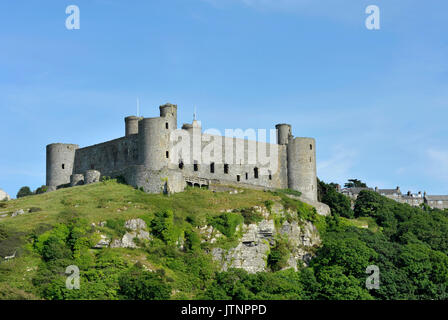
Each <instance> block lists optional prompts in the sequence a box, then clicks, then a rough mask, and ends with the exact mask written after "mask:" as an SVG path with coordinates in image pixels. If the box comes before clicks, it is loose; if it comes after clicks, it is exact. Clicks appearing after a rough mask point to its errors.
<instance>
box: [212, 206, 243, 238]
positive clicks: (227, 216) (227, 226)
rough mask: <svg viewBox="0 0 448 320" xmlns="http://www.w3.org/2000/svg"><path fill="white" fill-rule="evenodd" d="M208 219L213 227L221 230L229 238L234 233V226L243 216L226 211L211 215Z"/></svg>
mask: <svg viewBox="0 0 448 320" xmlns="http://www.w3.org/2000/svg"><path fill="white" fill-rule="evenodd" d="M209 221H210V224H211V225H212V226H213V227H214V228H216V229H218V230H219V231H221V233H222V234H224V235H225V236H226V237H228V238H231V237H233V236H234V235H235V231H236V227H237V226H238V225H240V224H241V223H242V222H243V217H242V216H241V215H239V214H236V213H232V212H226V213H223V214H221V215H219V216H216V217H212V218H211V219H210V220H209Z"/></svg>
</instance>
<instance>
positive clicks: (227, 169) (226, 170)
mask: <svg viewBox="0 0 448 320" xmlns="http://www.w3.org/2000/svg"><path fill="white" fill-rule="evenodd" d="M224 173H225V174H228V173H229V165H228V164H225V165H224Z"/></svg>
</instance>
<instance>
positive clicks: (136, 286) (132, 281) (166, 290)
mask: <svg viewBox="0 0 448 320" xmlns="http://www.w3.org/2000/svg"><path fill="white" fill-rule="evenodd" d="M162 277H163V275H162V274H161V273H159V272H157V273H156V272H148V271H144V270H143V269H142V268H141V267H139V266H134V267H133V268H131V269H130V270H129V271H128V272H126V273H124V274H123V275H122V276H121V277H120V278H119V279H118V284H119V286H120V289H119V293H120V294H121V295H122V297H123V298H125V299H128V300H167V299H169V298H170V296H171V288H170V286H169V285H168V284H167V283H165V281H164V279H163V278H162Z"/></svg>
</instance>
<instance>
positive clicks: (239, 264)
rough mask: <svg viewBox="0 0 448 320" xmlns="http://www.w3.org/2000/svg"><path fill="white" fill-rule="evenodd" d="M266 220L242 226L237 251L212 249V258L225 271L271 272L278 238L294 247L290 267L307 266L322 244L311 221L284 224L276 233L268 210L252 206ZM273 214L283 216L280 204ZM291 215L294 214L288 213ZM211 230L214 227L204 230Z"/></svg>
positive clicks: (274, 206)
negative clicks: (270, 261)
mask: <svg viewBox="0 0 448 320" xmlns="http://www.w3.org/2000/svg"><path fill="white" fill-rule="evenodd" d="M253 209H254V210H255V211H256V212H258V213H261V214H262V216H263V217H264V218H265V219H263V220H262V221H260V222H259V223H256V224H255V223H254V224H250V225H244V226H243V232H244V233H243V236H242V237H241V240H240V242H239V243H238V245H237V246H236V247H235V248H232V249H230V250H224V249H221V248H214V249H212V255H213V258H214V259H215V260H217V261H219V262H220V263H221V265H222V271H226V270H228V269H229V268H241V269H244V270H246V271H247V272H249V273H256V272H262V271H268V268H267V258H268V254H269V252H270V249H271V247H272V246H274V245H275V239H274V238H275V236H276V235H281V236H282V237H286V238H287V239H288V241H289V244H290V247H291V248H292V251H291V255H290V258H289V260H288V266H287V268H294V270H297V265H298V263H303V264H304V265H308V264H309V262H310V260H311V258H312V256H313V254H314V250H315V248H317V247H318V246H319V245H320V244H321V239H320V236H319V232H318V230H317V229H316V227H315V226H314V225H313V224H312V223H311V222H310V221H299V222H298V221H295V220H294V221H292V222H288V221H285V222H284V223H283V224H282V225H281V227H279V228H278V229H277V230H276V228H275V224H274V220H272V219H270V218H269V211H268V210H267V209H266V208H264V207H258V206H257V207H253ZM271 212H272V213H274V214H278V215H284V208H283V206H282V205H281V204H278V203H275V204H274V205H273V206H272V207H271ZM289 214H290V215H291V212H289ZM203 228H211V227H203Z"/></svg>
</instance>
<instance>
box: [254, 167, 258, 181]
mask: <svg viewBox="0 0 448 320" xmlns="http://www.w3.org/2000/svg"><path fill="white" fill-rule="evenodd" d="M254 178H255V179H258V168H254Z"/></svg>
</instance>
